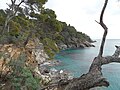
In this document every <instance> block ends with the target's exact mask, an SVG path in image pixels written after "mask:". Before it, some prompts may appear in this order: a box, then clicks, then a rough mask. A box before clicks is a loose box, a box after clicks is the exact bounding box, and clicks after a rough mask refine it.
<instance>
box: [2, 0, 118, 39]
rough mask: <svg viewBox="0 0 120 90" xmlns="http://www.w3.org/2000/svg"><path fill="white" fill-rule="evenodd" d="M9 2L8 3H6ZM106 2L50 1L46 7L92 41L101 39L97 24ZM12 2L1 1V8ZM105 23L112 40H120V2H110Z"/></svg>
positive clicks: (113, 0) (100, 28) (79, 0)
mask: <svg viewBox="0 0 120 90" xmlns="http://www.w3.org/2000/svg"><path fill="white" fill-rule="evenodd" d="M6 1H7V2H6ZM104 1H105V0H48V2H47V3H46V5H45V7H47V8H51V9H53V10H54V11H55V12H56V14H57V19H58V20H60V21H64V22H67V24H70V25H72V26H74V27H75V28H76V29H77V31H81V32H84V33H86V34H87V35H89V36H90V37H91V38H92V39H96V38H101V37H102V34H103V29H102V27H101V26H100V25H99V24H97V23H96V22H95V20H97V21H99V15H100V12H101V9H102V6H103V3H104ZM9 2H10V0H0V8H5V7H6V6H7V5H6V3H9ZM104 22H105V24H106V25H107V26H108V29H109V31H108V36H107V38H110V39H114V38H115V39H120V2H118V0H109V3H108V7H107V9H106V11H105V15H104Z"/></svg>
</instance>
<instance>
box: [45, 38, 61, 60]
mask: <svg viewBox="0 0 120 90" xmlns="http://www.w3.org/2000/svg"><path fill="white" fill-rule="evenodd" d="M43 44H44V49H45V51H46V52H47V54H48V55H49V57H50V58H53V57H54V55H55V53H57V52H59V49H58V47H57V45H56V44H55V42H54V41H53V40H52V39H49V38H44V39H43Z"/></svg>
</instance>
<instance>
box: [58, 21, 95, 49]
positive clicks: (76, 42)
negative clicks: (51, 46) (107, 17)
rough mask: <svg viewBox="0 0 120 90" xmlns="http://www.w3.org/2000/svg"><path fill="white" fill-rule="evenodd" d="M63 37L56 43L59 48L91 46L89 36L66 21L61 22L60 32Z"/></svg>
mask: <svg viewBox="0 0 120 90" xmlns="http://www.w3.org/2000/svg"><path fill="white" fill-rule="evenodd" d="M60 35H61V36H62V37H63V39H62V40H61V41H60V42H59V43H58V46H59V48H60V49H67V48H85V47H93V46H94V45H92V44H91V42H93V41H92V40H91V38H90V37H89V36H88V35H86V34H84V33H82V32H77V30H76V29H75V28H74V27H73V26H70V25H67V24H66V23H63V30H62V31H61V32H60Z"/></svg>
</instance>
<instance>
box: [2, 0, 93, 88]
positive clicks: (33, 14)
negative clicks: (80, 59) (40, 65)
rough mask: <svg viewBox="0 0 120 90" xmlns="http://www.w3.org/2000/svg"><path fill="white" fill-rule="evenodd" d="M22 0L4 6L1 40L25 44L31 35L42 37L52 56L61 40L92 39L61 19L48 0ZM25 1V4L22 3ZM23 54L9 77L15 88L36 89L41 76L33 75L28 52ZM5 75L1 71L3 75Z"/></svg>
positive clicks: (11, 66)
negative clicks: (27, 56)
mask: <svg viewBox="0 0 120 90" xmlns="http://www.w3.org/2000/svg"><path fill="white" fill-rule="evenodd" d="M18 2H19V3H16V0H11V4H8V6H9V8H7V9H6V10H3V9H1V10H0V33H1V34H0V44H11V43H12V44H14V45H16V46H20V47H24V46H25V45H26V44H27V43H28V40H29V39H30V38H38V39H39V40H40V42H41V43H43V45H44V50H45V52H46V53H47V54H48V56H49V57H50V59H52V58H54V55H55V54H56V53H58V52H59V47H58V46H59V44H61V43H62V44H66V45H69V44H75V45H76V44H77V43H81V42H84V41H88V42H91V41H92V40H91V39H90V37H89V36H87V35H86V34H84V33H82V32H77V31H76V29H75V28H74V27H73V26H70V25H67V24H66V23H65V22H61V21H59V20H57V19H56V17H57V16H56V14H55V12H54V11H53V10H51V9H45V8H44V6H43V5H44V4H45V3H46V2H47V0H28V1H25V0H19V1H18ZM21 4H24V6H22V7H21ZM23 56H24V55H22V56H20V57H19V58H18V60H17V61H16V62H11V63H10V64H9V65H8V67H10V68H11V70H12V71H13V72H12V73H11V74H9V76H8V78H9V79H8V78H7V79H8V80H9V81H10V82H11V84H12V85H11V86H12V89H15V90H20V89H21V86H26V87H25V88H27V89H28V90H36V88H37V87H38V86H37V83H38V80H39V79H36V78H35V77H33V76H32V70H31V69H30V67H26V66H25V65H24V61H25V60H24V59H25V56H24V57H23ZM23 58H24V59H23ZM3 77H4V76H2V75H1V77H0V78H3ZM26 77H27V78H26ZM24 78H26V79H25V81H24ZM31 80H32V81H31ZM3 81H5V80H4V79H2V80H1V82H0V83H2V84H4V83H3ZM10 82H9V83H10ZM23 82H24V83H23ZM2 84H1V85H2ZM30 86H33V87H30ZM1 87H2V86H1ZM1 87H0V88H1ZM16 88H17V89H16ZM29 88H31V89H29Z"/></svg>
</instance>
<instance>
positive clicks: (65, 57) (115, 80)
mask: <svg viewBox="0 0 120 90" xmlns="http://www.w3.org/2000/svg"><path fill="white" fill-rule="evenodd" d="M100 42H101V41H100V40H97V42H95V43H94V44H95V46H96V47H91V48H85V49H69V50H64V51H61V52H60V53H59V54H57V55H56V57H55V58H56V59H57V60H60V61H62V64H61V65H60V66H56V67H55V68H56V69H59V70H60V69H63V70H64V69H65V70H68V71H70V72H71V73H72V74H73V75H74V77H79V76H81V75H82V74H84V73H86V72H87V71H88V69H89V67H90V65H91V63H92V60H93V59H94V57H96V56H97V54H98V50H99V46H100ZM115 45H118V46H120V39H108V40H107V41H106V44H105V49H104V56H108V55H112V54H113V53H114V51H115ZM102 71H103V75H104V77H106V78H107V80H108V81H109V82H110V86H109V87H108V88H105V87H103V88H98V89H97V90H120V64H118V63H111V64H109V65H105V66H103V69H102Z"/></svg>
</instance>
